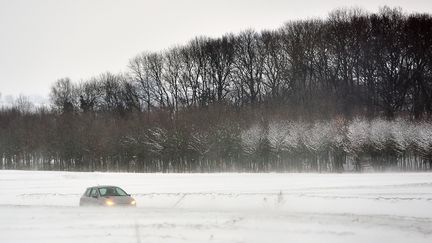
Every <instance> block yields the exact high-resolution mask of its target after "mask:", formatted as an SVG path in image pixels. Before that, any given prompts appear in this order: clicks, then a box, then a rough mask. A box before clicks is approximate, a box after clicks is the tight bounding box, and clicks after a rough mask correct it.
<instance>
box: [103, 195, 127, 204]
mask: <svg viewBox="0 0 432 243" xmlns="http://www.w3.org/2000/svg"><path fill="white" fill-rule="evenodd" d="M103 198H104V199H105V200H110V201H112V202H114V203H115V204H130V203H131V202H132V201H134V199H133V198H132V197H129V196H115V197H103Z"/></svg>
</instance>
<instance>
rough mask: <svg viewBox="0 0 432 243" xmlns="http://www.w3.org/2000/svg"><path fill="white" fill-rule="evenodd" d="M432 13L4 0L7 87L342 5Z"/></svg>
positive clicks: (313, 2) (119, 67) (198, 0)
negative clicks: (192, 39)
mask: <svg viewBox="0 0 432 243" xmlns="http://www.w3.org/2000/svg"><path fill="white" fill-rule="evenodd" d="M383 5H389V6H400V7H402V8H403V9H404V10H405V11H407V12H411V11H416V12H429V13H431V12H432V1H431V0H409V1H407V0H393V1H391V0H387V1H385V0H356V1H346V0H345V1H343V0H327V1H319V0H301V1H287V0H285V1H283V0H212V1H207V0H172V1H169V0H154V1H144V0H142V1H139V0H33V1H32V0H27V1H24V0H0V93H2V94H3V95H5V94H12V95H18V94H20V93H22V94H26V95H30V94H32V95H33V94H38V95H42V96H44V95H47V94H48V92H49V88H50V85H51V84H52V83H53V82H54V81H55V80H56V79H58V78H61V77H70V78H72V80H74V81H77V82H78V81H80V80H81V79H87V78H90V77H91V76H94V75H97V74H99V73H101V72H105V71H111V72H119V71H124V70H125V69H126V66H127V62H128V60H129V59H130V58H131V57H133V56H135V55H136V54H138V53H140V52H141V51H144V50H149V51H158V50H162V49H165V48H168V47H171V46H173V45H176V44H183V43H185V42H186V41H188V40H190V39H191V38H193V37H194V36H198V35H205V36H220V35H222V34H224V33H227V32H238V31H241V30H243V29H246V28H249V27H251V28H254V29H257V30H261V29H264V28H277V27H279V26H281V25H282V24H283V23H284V22H286V21H288V20H293V19H304V18H308V17H325V16H326V15H327V13H328V12H329V11H331V10H332V9H334V8H337V7H349V6H356V7H362V8H364V9H367V10H370V11H376V10H377V9H378V8H379V7H380V6H383Z"/></svg>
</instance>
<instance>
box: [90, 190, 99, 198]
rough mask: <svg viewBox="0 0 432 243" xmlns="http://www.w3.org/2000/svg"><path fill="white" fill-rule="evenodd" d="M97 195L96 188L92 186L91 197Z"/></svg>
mask: <svg viewBox="0 0 432 243" xmlns="http://www.w3.org/2000/svg"><path fill="white" fill-rule="evenodd" d="M97 195H98V193H97V189H96V188H93V189H92V191H91V196H92V197H94V196H96V197H97Z"/></svg>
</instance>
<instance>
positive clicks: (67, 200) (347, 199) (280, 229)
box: [0, 171, 432, 243]
mask: <svg viewBox="0 0 432 243" xmlns="http://www.w3.org/2000/svg"><path fill="white" fill-rule="evenodd" d="M98 184H100V185H102V184H110V185H111V184H112V185H118V186H120V187H122V188H123V189H125V190H126V191H127V192H129V193H131V194H132V195H133V196H134V197H135V199H137V204H138V207H137V208H79V207H78V201H79V197H80V195H81V194H82V193H83V192H84V190H85V188H86V187H88V186H92V185H98ZM0 242H2V243H3V242H4V243H9V242H41V243H42V242H44V243H47V242H48V243H49V242H104V243H109V242H224V243H225V242H247V243H250V242H332V243H335V242H344V243H347V242H393V243H394V242H404V243H406V242H417V243H419V242H428V243H429V242H432V174H430V173H406V174H394V173H392V174H390V173H389V174H237V173H232V174H231V173H230V174H127V173H75V172H34V171H0Z"/></svg>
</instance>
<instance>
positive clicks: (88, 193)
mask: <svg viewBox="0 0 432 243" xmlns="http://www.w3.org/2000/svg"><path fill="white" fill-rule="evenodd" d="M90 191H91V188H87V190H86V191H85V193H84V195H85V196H86V197H90Z"/></svg>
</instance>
